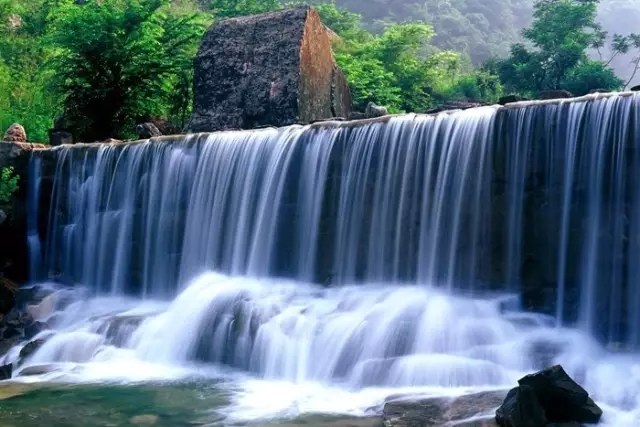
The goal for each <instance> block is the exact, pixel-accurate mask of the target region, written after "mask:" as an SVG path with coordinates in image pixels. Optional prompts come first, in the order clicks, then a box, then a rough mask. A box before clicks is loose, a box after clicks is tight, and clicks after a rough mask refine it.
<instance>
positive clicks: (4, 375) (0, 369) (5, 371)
mask: <svg viewBox="0 0 640 427" xmlns="http://www.w3.org/2000/svg"><path fill="white" fill-rule="evenodd" d="M12 373H13V366H12V365H11V364H9V365H4V366H0V381H3V380H9V379H11V374H12Z"/></svg>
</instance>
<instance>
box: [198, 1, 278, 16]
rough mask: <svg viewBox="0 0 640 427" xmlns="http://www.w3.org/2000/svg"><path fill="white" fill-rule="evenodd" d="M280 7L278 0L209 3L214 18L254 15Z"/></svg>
mask: <svg viewBox="0 0 640 427" xmlns="http://www.w3.org/2000/svg"><path fill="white" fill-rule="evenodd" d="M281 8H282V5H281V4H280V1H279V0H211V5H210V10H211V11H212V12H213V14H214V16H215V17H216V18H234V17H236V16H246V15H255V14H258V13H265V12H272V11H274V10H278V9H281Z"/></svg>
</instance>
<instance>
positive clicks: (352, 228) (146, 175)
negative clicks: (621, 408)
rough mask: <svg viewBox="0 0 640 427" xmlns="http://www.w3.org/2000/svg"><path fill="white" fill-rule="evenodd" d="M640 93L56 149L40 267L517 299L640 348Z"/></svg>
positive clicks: (104, 281) (71, 275) (167, 285)
mask: <svg viewBox="0 0 640 427" xmlns="http://www.w3.org/2000/svg"><path fill="white" fill-rule="evenodd" d="M639 99H640V98H639V96H638V95H627V94H624V95H613V96H601V95H594V96H590V97H586V98H584V99H581V100H568V101H562V102H553V103H549V102H542V103H535V102H534V103H531V104H527V105H519V104H518V105H514V106H507V107H483V108H477V109H472V110H466V111H459V112H453V113H447V114H440V115H437V116H416V115H406V116H399V117H392V118H386V119H384V120H379V121H367V122H358V123H322V124H316V125H312V126H305V127H302V126H292V127H288V128H282V129H262V130H257V131H235V132H223V133H216V134H211V135H199V136H188V137H186V138H185V139H184V140H182V141H155V142H152V141H149V142H145V143H139V144H123V145H98V146H88V147H87V146H83V147H74V146H68V147H61V148H59V149H56V150H57V151H56V157H57V167H56V174H55V182H54V190H53V193H52V203H51V206H50V210H49V212H50V221H49V230H48V242H47V245H46V263H47V268H48V270H49V271H51V272H54V273H58V274H62V275H63V276H65V277H66V278H67V279H68V280H70V281H73V282H79V283H83V284H86V285H88V286H91V287H93V288H94V289H96V291H97V292H100V293H112V294H122V293H130V294H135V295H141V296H145V297H154V298H155V297H164V298H171V297H173V296H174V295H176V293H177V292H178V291H179V290H180V289H183V288H184V287H185V286H186V285H187V284H188V283H189V282H190V281H191V280H192V279H194V278H195V277H197V276H198V275H199V274H201V273H203V272H205V271H207V270H215V271H218V272H222V273H225V274H229V275H232V276H254V277H270V278H278V277H281V278H289V279H295V280H299V281H304V282H316V283H322V284H326V285H334V286H335V285H348V284H353V283H385V284H401V283H412V284H420V285H423V286H436V287H440V288H444V289H448V290H455V291H457V292H465V293H479V292H484V291H486V290H494V291H505V292H511V293H519V294H520V295H521V298H522V303H523V305H524V308H526V309H531V310H539V311H544V312H547V313H548V314H550V315H553V316H555V318H556V321H557V324H558V325H571V324H576V325H579V326H580V327H582V328H584V329H585V330H587V331H589V332H591V333H595V334H597V335H598V336H599V337H600V338H602V339H603V340H605V341H616V342H628V343H629V344H632V345H637V344H638V341H639V340H640V308H638V307H640V290H638V285H637V283H638V279H639V278H640V270H638V269H639V268H640V267H638V264H639V263H638V262H636V260H635V259H634V257H635V256H636V254H637V253H640V252H639V251H638V250H637V249H638V245H639V244H640V238H639V237H638V236H640V233H639V231H640V228H639V227H640V197H639V194H638V191H639V190H637V186H636V185H634V184H635V183H636V182H638V178H640V176H638V173H639V171H640V165H639V163H638V162H640V159H639V150H638V146H637V144H638V138H640V136H639V134H638V132H637V126H638V117H637V116H638V114H640V113H639V112H638V102H640V101H639ZM596 316H597V318H598V322H596Z"/></svg>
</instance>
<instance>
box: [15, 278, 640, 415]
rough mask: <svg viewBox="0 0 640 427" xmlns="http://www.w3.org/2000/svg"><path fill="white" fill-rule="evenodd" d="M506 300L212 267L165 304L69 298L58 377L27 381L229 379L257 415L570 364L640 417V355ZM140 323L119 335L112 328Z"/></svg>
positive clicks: (491, 383)
mask: <svg viewBox="0 0 640 427" xmlns="http://www.w3.org/2000/svg"><path fill="white" fill-rule="evenodd" d="M503 302H504V298H503V297H502V296H501V297H490V298H484V299H483V298H475V299H470V298H463V297H459V296H453V295H448V294H446V293H444V292H442V291H440V290H436V289H434V288H431V287H428V286H421V287H417V286H380V285H375V286H374V285H370V286H345V287H341V288H336V289H328V288H321V287H316V286H312V285H309V284H305V283H294V282H290V281H278V280H261V279H251V278H241V277H228V276H224V275H220V274H215V273H207V274H203V275H202V276H200V277H199V278H198V279H196V280H195V281H194V282H193V283H192V284H191V285H190V286H188V287H187V288H186V289H185V290H184V291H183V292H182V293H181V294H180V295H179V296H178V297H177V298H176V299H175V300H174V301H173V302H171V303H169V304H167V303H164V302H153V301H135V300H130V299H125V298H111V297H109V298H105V297H99V298H94V299H89V300H80V301H76V302H74V303H72V304H70V305H68V306H67V307H66V308H65V309H64V310H63V311H62V312H60V313H57V314H56V318H57V319H58V320H57V322H56V323H55V324H56V327H57V328H58V332H57V333H56V335H55V336H54V337H52V338H51V339H49V340H48V341H47V342H46V344H45V345H43V346H42V347H41V348H40V350H38V351H37V352H36V353H35V354H34V355H33V356H32V357H31V359H30V360H28V362H27V363H26V365H25V369H29V368H32V369H33V367H38V366H42V365H47V364H53V365H51V366H52V368H51V369H50V371H52V372H48V373H46V374H43V375H40V376H38V375H36V376H29V377H25V378H22V379H21V380H23V381H52V380H56V381H71V382H86V381H90V382H95V381H119V382H139V381H151V380H153V381H155V380H175V379H181V378H189V377H193V376H198V377H205V378H224V379H225V383H224V384H225V387H228V388H229V390H231V391H232V398H231V399H232V405H231V406H230V407H228V408H225V409H224V410H223V412H224V413H225V414H226V415H227V416H228V417H229V419H232V420H252V419H258V418H271V417H282V416H287V417H288V416H294V415H297V414H301V413H339V414H350V415H366V414H368V413H371V412H372V411H373V410H374V409H372V408H378V409H379V408H380V405H381V404H382V403H383V402H384V399H385V397H387V396H389V395H394V394H398V393H413V394H421V395H428V396H442V395H456V394H461V393H468V392H471V391H480V390H488V389H507V388H509V387H512V386H513V385H515V384H516V381H517V379H518V378H519V377H520V376H522V375H524V374H526V373H528V372H531V371H533V370H536V369H538V368H540V367H541V366H542V365H544V364H549V363H561V364H563V366H564V367H565V369H566V370H567V371H568V372H569V373H570V375H572V376H573V377H574V378H575V379H576V380H577V381H578V382H580V383H582V384H583V385H584V386H585V388H586V389H587V390H588V391H589V392H590V393H591V394H592V396H593V397H594V399H596V401H597V402H598V403H599V404H601V405H602V406H603V408H605V411H606V416H605V418H604V421H603V422H604V423H605V425H616V426H632V425H633V426H635V425H637V422H638V420H639V419H640V418H639V416H640V397H639V396H640V357H638V355H634V354H613V353H609V352H606V351H605V350H604V349H603V348H601V347H600V346H599V345H597V343H595V342H594V341H593V340H592V339H590V338H589V337H588V336H586V335H584V334H582V333H580V332H578V331H573V330H568V329H559V328H554V327H549V326H545V325H548V323H549V322H546V321H545V320H544V318H542V317H539V316H536V315H533V314H527V313H519V314H518V315H516V316H514V315H513V313H503V312H502V307H503V305H502V303H503ZM138 317H143V318H144V319H145V320H143V321H140V319H137V320H135V319H136V318H138ZM132 319H134V320H135V322H133V323H131V324H127V325H128V327H127V328H125V329H122V330H119V331H120V332H119V333H120V334H121V335H122V334H124V336H125V338H126V339H123V340H120V341H118V342H115V341H114V336H115V337H118V338H119V339H120V338H122V337H121V336H120V335H117V334H115V332H113V328H114V325H118V324H120V323H119V322H125V323H126V322H128V321H132ZM110 328H111V329H110ZM110 330H111V332H109V331H110ZM123 331H124V332H123ZM536 348H538V350H536ZM545 351H546V352H549V351H551V352H552V354H551V355H546V356H545V355H544V354H543V353H544V352H545ZM16 357H17V355H16ZM545 357H546V359H545ZM36 370H37V369H36ZM230 370H231V371H230ZM17 373H18V375H19V374H20V371H18V372H17Z"/></svg>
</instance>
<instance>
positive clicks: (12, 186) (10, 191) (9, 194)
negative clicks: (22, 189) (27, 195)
mask: <svg viewBox="0 0 640 427" xmlns="http://www.w3.org/2000/svg"><path fill="white" fill-rule="evenodd" d="M18 180H19V177H18V176H17V175H16V174H14V172H13V167H6V168H2V169H1V170H0V206H3V205H4V206H6V205H8V204H9V203H10V202H11V199H12V198H13V195H14V193H15V192H16V191H18Z"/></svg>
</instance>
